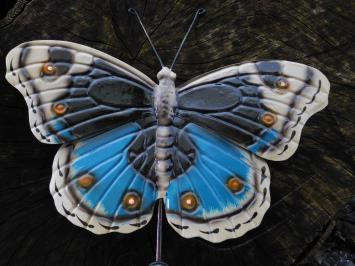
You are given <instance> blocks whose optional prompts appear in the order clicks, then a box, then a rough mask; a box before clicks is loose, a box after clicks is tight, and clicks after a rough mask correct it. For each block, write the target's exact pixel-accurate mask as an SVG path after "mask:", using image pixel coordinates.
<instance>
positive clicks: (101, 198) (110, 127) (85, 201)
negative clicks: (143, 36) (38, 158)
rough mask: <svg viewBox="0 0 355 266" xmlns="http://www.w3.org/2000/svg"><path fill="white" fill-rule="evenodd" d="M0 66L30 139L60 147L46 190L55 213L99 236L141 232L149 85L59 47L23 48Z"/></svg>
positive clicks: (87, 51) (152, 194)
mask: <svg viewBox="0 0 355 266" xmlns="http://www.w3.org/2000/svg"><path fill="white" fill-rule="evenodd" d="M6 64H7V70H8V71H7V74H6V79H7V80H8V81H9V82H10V83H11V84H12V85H13V86H15V87H16V88H17V89H18V90H19V91H20V92H21V93H22V95H23V96H24V97H25V100H26V103H27V105H28V108H29V120H30V125H31V129H32V132H33V133H34V135H35V136H36V137H37V139H39V140H40V141H42V142H44V143H49V144H57V143H63V146H62V147H61V148H60V149H59V151H58V152H57V155H56V157H55V159H54V162H53V174H52V179H51V184H50V190H51V193H52V195H53V198H54V201H55V205H56V208H57V210H58V211H59V212H60V213H61V214H62V215H64V216H66V217H67V218H68V219H69V220H70V221H71V222H72V223H74V224H76V225H78V226H81V227H84V228H86V229H88V230H90V231H92V232H94V233H97V234H103V233H108V232H113V231H117V232H123V233H128V232H131V231H134V230H137V229H139V228H140V227H142V226H144V225H145V224H146V223H147V222H148V221H149V219H150V217H151V213H152V209H153V206H154V202H155V198H156V187H155V184H154V183H153V182H152V181H151V180H150V179H149V177H150V176H152V175H151V173H150V174H149V173H148V171H149V169H151V166H150V164H152V160H151V158H152V154H153V151H152V149H151V147H150V146H151V142H152V140H154V134H153V133H154V127H155V124H156V122H155V117H154V114H153V109H152V106H151V95H152V90H153V88H154V86H156V85H155V83H154V82H153V81H151V80H150V79H149V78H148V77H146V76H145V75H144V74H142V73H141V72H139V71H138V70H136V69H134V68H132V67H131V66H129V65H127V64H125V63H123V62H122V61H120V60H117V59H115V58H113V57H111V56H109V55H107V54H104V53H102V52H100V51H97V50H95V49H92V48H89V47H86V46H83V45H79V44H75V43H70V42H63V41H33V42H28V43H24V44H21V45H19V46H18V47H16V48H14V49H13V50H11V51H10V52H9V54H8V55H7V57H6ZM148 144H149V145H150V146H149V147H148V146H147V145H148ZM138 146H140V149H138V148H137V147H138ZM142 148H143V149H144V150H142ZM145 161H147V162H146V163H145V165H144V166H143V165H142V162H145Z"/></svg>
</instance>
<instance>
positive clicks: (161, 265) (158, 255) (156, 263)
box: [149, 199, 168, 266]
mask: <svg viewBox="0 0 355 266" xmlns="http://www.w3.org/2000/svg"><path fill="white" fill-rule="evenodd" d="M162 215H163V199H159V201H158V220H157V240H156V247H155V261H154V262H152V263H150V264H149V266H168V264H166V263H165V262H163V261H161V244H162V222H163V216H162Z"/></svg>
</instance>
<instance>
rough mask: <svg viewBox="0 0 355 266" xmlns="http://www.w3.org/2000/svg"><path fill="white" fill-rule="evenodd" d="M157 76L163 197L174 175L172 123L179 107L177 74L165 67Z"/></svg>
mask: <svg viewBox="0 0 355 266" xmlns="http://www.w3.org/2000/svg"><path fill="white" fill-rule="evenodd" d="M157 77H158V80H159V85H158V86H157V87H156V88H155V91H154V110H155V115H156V118H157V122H158V127H157V131H156V143H155V175H156V180H157V186H158V189H159V192H160V196H161V197H163V196H164V195H165V191H166V189H167V187H168V185H169V181H170V179H171V177H172V169H173V161H172V155H173V151H174V147H173V146H174V139H175V136H174V130H173V127H172V123H173V118H174V112H175V109H176V107H177V100H176V89H175V78H176V74H175V73H174V72H172V71H171V70H170V69H168V68H167V67H163V68H162V70H160V71H159V73H158V75H157Z"/></svg>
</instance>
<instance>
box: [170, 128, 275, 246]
mask: <svg viewBox="0 0 355 266" xmlns="http://www.w3.org/2000/svg"><path fill="white" fill-rule="evenodd" d="M184 132H185V133H186V134H187V135H188V136H189V137H190V139H191V141H192V143H193V144H194V146H195V147H194V148H195V150H196V157H195V162H194V164H193V165H192V166H191V167H190V168H189V170H188V171H187V172H185V173H184V174H182V175H180V176H179V177H177V178H176V179H174V180H172V181H171V182H170V185H169V187H168V191H167V196H166V200H165V204H166V212H167V218H168V221H169V223H170V224H171V225H172V226H173V228H174V229H175V230H176V231H177V232H178V233H180V234H181V235H183V236H184V237H194V236H200V237H202V238H205V239H207V240H209V241H212V242H220V241H223V240H225V239H228V238H231V236H230V234H233V235H234V237H238V236H241V235H243V234H244V233H245V232H246V231H248V230H250V229H251V228H254V227H256V226H257V225H258V224H259V223H260V221H261V219H262V217H263V215H264V213H265V212H266V210H267V209H268V207H269V204H270V202H269V201H270V195H269V184H270V180H269V171H268V167H267V165H266V163H265V162H264V161H262V160H261V159H259V158H257V157H255V156H254V155H252V154H251V153H249V152H247V151H246V150H243V149H241V148H239V147H237V146H234V145H233V144H231V143H230V142H228V141H226V140H225V139H222V138H221V137H218V136H216V135H214V134H212V133H210V132H209V131H207V130H205V129H203V128H201V127H199V126H197V125H195V124H189V125H187V126H186V127H185V128H184Z"/></svg>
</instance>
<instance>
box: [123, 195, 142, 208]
mask: <svg viewBox="0 0 355 266" xmlns="http://www.w3.org/2000/svg"><path fill="white" fill-rule="evenodd" d="M140 206H141V197H140V196H139V195H138V193H136V192H127V194H126V195H125V196H124V198H123V207H124V208H125V209H126V210H128V211H135V210H138V209H139V208H140Z"/></svg>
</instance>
